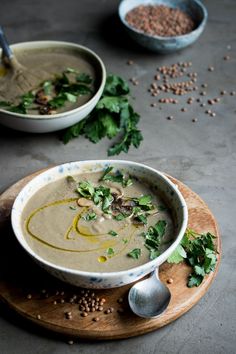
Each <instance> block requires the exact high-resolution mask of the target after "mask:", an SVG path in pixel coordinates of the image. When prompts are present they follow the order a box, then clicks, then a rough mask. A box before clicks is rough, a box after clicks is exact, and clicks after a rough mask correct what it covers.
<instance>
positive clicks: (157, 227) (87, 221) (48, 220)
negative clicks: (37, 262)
mask: <svg viewBox="0 0 236 354" xmlns="http://www.w3.org/2000/svg"><path fill="white" fill-rule="evenodd" d="M22 228H23V230H24V236H25V239H26V241H27V243H28V244H29V245H30V247H31V248H32V249H33V250H34V251H35V253H37V254H38V255H39V256H41V257H42V258H44V259H45V260H48V261H50V262H52V263H54V264H57V265H60V266H65V267H68V268H72V269H78V270H83V271H92V272H113V271H120V270H126V269H130V268H134V267H136V266H139V265H141V264H144V263H146V262H148V261H149V260H150V259H154V258H156V257H157V256H158V255H160V254H161V252H163V250H164V249H166V248H167V247H168V246H169V245H170V242H171V241H172V239H173V237H174V222H173V220H172V216H171V213H170V211H169V209H168V207H167V205H165V203H164V202H163V200H162V199H161V197H160V196H159V195H158V189H157V188H153V187H152V186H150V185H148V183H147V182H145V181H141V180H138V179H137V178H135V176H131V177H130V176H128V175H127V174H126V173H123V172H122V171H114V169H113V168H112V167H110V168H107V170H105V172H99V173H86V174H80V175H77V176H74V177H72V176H68V177H67V178H63V179H60V180H58V181H56V182H52V183H50V184H48V185H47V186H45V187H43V188H42V189H40V190H39V191H38V192H37V193H35V194H34V195H33V196H32V198H31V199H30V200H29V201H28V203H27V204H26V206H25V208H24V210H23V214H22Z"/></svg>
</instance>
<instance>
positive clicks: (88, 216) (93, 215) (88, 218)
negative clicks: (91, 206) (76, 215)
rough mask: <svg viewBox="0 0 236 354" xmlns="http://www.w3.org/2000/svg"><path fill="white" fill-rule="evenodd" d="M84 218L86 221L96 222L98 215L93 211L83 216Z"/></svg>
mask: <svg viewBox="0 0 236 354" xmlns="http://www.w3.org/2000/svg"><path fill="white" fill-rule="evenodd" d="M82 218H83V219H84V220H86V221H91V220H96V219H97V214H96V213H95V212H94V211H92V212H91V213H88V214H85V215H83V216H82Z"/></svg>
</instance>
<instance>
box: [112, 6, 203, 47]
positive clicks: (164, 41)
mask: <svg viewBox="0 0 236 354" xmlns="http://www.w3.org/2000/svg"><path fill="white" fill-rule="evenodd" d="M139 5H165V6H169V7H172V8H178V9H180V10H182V11H184V12H186V13H187V14H188V15H190V16H191V17H192V19H193V20H194V22H195V23H196V29H195V30H194V31H192V32H190V33H188V34H185V35H182V36H174V37H160V36H152V35H148V34H145V33H143V32H141V31H140V30H137V29H135V28H134V27H132V26H130V25H129V24H128V22H127V21H126V20H125V17H126V14H127V13H128V12H129V11H130V10H132V9H133V8H135V7H137V6H139ZM207 16H208V15H207V10H206V8H205V6H204V5H203V4H202V3H201V1H199V0H123V1H121V3H120V5H119V17H120V20H121V22H122V23H123V25H124V26H125V28H126V30H127V33H128V34H129V36H130V37H131V38H132V39H133V40H134V41H135V42H137V43H138V44H140V45H141V46H143V47H145V48H147V49H150V50H152V51H155V52H159V53H171V52H175V51H177V50H179V49H183V48H185V47H187V46H189V45H190V44H192V43H194V42H195V41H196V40H197V39H198V37H199V36H200V35H201V33H202V32H203V30H204V28H205V26H206V22H207Z"/></svg>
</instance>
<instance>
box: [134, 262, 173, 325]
mask: <svg viewBox="0 0 236 354" xmlns="http://www.w3.org/2000/svg"><path fill="white" fill-rule="evenodd" d="M170 299H171V294H170V290H169V289H168V287H167V286H166V285H165V284H163V283H162V282H161V281H160V279H159V276H158V268H157V269H156V270H155V271H154V272H153V273H152V274H151V276H150V277H149V278H148V279H145V280H142V281H140V282H138V283H136V284H135V285H134V286H132V288H131V289H130V291H129V296H128V301H129V305H130V308H131V310H132V311H133V312H134V313H135V314H136V315H138V316H140V317H145V318H152V317H157V316H159V315H160V314H161V313H162V312H163V311H165V309H166V308H167V306H168V305H169V302H170Z"/></svg>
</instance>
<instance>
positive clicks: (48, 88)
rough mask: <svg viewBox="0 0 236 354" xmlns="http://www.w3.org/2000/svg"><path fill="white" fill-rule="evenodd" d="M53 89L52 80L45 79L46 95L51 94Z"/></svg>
mask: <svg viewBox="0 0 236 354" xmlns="http://www.w3.org/2000/svg"><path fill="white" fill-rule="evenodd" d="M52 89H53V85H52V81H50V80H47V81H44V83H43V90H44V93H45V95H47V96H48V95H51V93H52Z"/></svg>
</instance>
